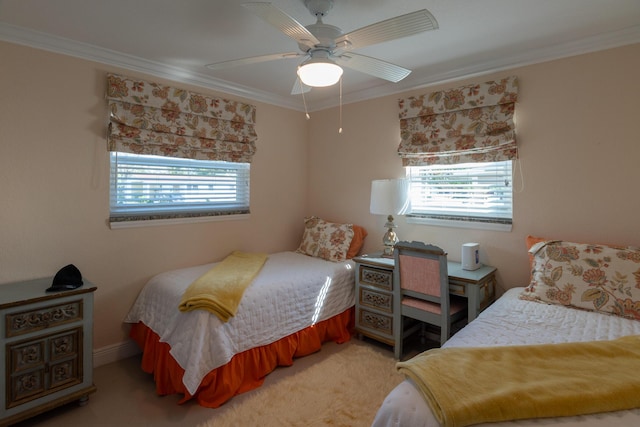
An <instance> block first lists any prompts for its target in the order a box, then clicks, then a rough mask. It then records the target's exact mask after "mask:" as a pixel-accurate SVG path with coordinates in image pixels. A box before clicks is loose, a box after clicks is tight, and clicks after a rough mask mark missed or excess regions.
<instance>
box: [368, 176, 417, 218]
mask: <svg viewBox="0 0 640 427" xmlns="http://www.w3.org/2000/svg"><path fill="white" fill-rule="evenodd" d="M409 207H410V200H409V181H407V180H406V179H379V180H375V181H371V205H370V211H371V213H372V214H375V215H403V214H405V213H407V212H408V211H409Z"/></svg>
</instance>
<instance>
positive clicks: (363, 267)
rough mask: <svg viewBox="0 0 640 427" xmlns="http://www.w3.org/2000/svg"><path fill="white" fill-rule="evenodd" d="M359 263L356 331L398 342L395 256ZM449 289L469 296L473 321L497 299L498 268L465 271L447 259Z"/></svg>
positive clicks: (369, 258) (366, 257) (469, 316)
mask: <svg viewBox="0 0 640 427" xmlns="http://www.w3.org/2000/svg"><path fill="white" fill-rule="evenodd" d="M354 261H355V263H356V325H355V327H356V331H357V332H358V333H360V334H362V335H365V336H368V337H369V338H373V339H375V340H378V341H380V342H383V343H386V344H389V345H391V346H393V345H395V340H394V338H393V270H394V268H395V262H394V260H393V258H383V257H381V256H380V254H372V255H363V256H360V257H356V258H354ZM447 270H448V274H449V292H450V293H451V294H454V295H459V296H462V297H465V298H467V299H468V305H467V306H468V309H467V310H468V311H467V321H469V322H470V321H472V320H473V319H475V318H476V317H477V316H478V314H479V313H480V312H481V311H482V310H484V309H485V308H486V307H488V306H489V304H491V303H492V302H493V301H494V300H495V298H496V275H495V273H496V268H495V267H491V266H488V265H483V266H482V267H480V268H479V269H477V270H473V271H471V270H463V269H462V264H461V263H459V262H456V261H448V262H447Z"/></svg>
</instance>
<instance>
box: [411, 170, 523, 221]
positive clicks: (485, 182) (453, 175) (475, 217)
mask: <svg viewBox="0 0 640 427" xmlns="http://www.w3.org/2000/svg"><path fill="white" fill-rule="evenodd" d="M511 172H512V160H506V161H500V162H488V163H462V164H452V165H432V166H411V167H407V178H408V179H409V182H410V198H411V212H410V214H409V218H410V221H412V222H424V223H430V224H443V225H449V226H463V227H472V226H478V225H479V224H478V223H482V224H484V226H479V227H480V228H495V229H503V230H510V228H511V223H512V205H513V202H512V201H513V183H512V173H511ZM456 222H457V223H456ZM491 224H496V225H495V226H492V225H491Z"/></svg>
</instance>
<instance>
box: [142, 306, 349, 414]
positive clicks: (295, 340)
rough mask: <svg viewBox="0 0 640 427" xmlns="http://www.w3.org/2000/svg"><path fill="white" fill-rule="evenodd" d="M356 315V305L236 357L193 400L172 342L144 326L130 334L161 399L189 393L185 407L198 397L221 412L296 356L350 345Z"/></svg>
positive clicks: (215, 372) (213, 374) (211, 374)
mask: <svg viewBox="0 0 640 427" xmlns="http://www.w3.org/2000/svg"><path fill="white" fill-rule="evenodd" d="M353 313H354V309H353V307H352V308H349V309H348V310H345V311H344V312H342V313H341V314H338V315H337V316H334V317H332V318H330V319H327V320H325V321H322V322H319V323H317V324H315V325H313V326H310V327H308V328H306V329H303V330H301V331H299V332H296V333H295V334H292V335H289V336H287V337H284V338H282V339H280V340H278V341H276V342H274V343H272V344H268V345H265V346H262V347H256V348H253V349H250V350H247V351H244V352H242V353H239V354H237V355H235V356H234V357H233V359H231V361H230V362H229V363H227V364H226V365H223V366H221V367H219V368H216V369H214V370H212V371H211V372H209V373H208V374H207V375H206V376H205V378H204V379H203V380H202V382H201V383H200V386H199V387H198V390H197V392H196V394H195V395H193V396H192V395H190V394H189V392H188V391H187V389H186V387H185V386H184V384H183V383H182V376H183V375H184V369H182V368H181V367H180V365H178V363H177V362H176V361H175V360H174V359H173V357H172V356H171V354H170V353H169V350H170V347H169V344H167V343H164V342H160V338H159V337H158V335H157V334H156V333H155V332H153V331H152V330H151V329H149V328H148V327H147V326H146V325H144V324H143V323H136V324H133V325H132V326H131V331H130V336H131V338H132V339H133V340H134V341H136V342H137V343H138V345H139V346H140V348H142V351H143V355H142V369H143V370H144V371H145V372H147V373H150V374H153V377H154V380H155V383H156V392H157V393H158V394H159V395H168V394H177V393H179V394H183V395H184V398H183V399H181V400H180V403H184V402H186V401H188V400H190V399H192V398H194V397H195V399H196V401H197V402H198V403H199V404H200V405H201V406H206V407H209V408H217V407H218V406H220V405H222V404H223V403H225V402H226V401H227V400H229V399H231V398H232V397H233V396H235V395H237V394H240V393H244V392H245V391H249V390H253V389H255V388H258V387H260V386H261V385H262V383H263V382H264V378H265V376H266V375H267V374H269V373H270V372H271V371H273V370H274V369H275V368H276V367H278V366H290V365H292V364H293V358H294V357H302V356H307V355H309V354H311V353H314V352H316V351H318V350H319V349H320V347H321V346H322V343H323V342H327V341H335V342H337V343H343V342H347V341H349V339H350V338H351V330H352V329H353V325H354V314H353Z"/></svg>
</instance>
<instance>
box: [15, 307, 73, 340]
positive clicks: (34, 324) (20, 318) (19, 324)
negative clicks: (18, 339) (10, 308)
mask: <svg viewBox="0 0 640 427" xmlns="http://www.w3.org/2000/svg"><path fill="white" fill-rule="evenodd" d="M5 320H6V325H7V337H15V336H18V335H23V334H28V333H30V332H34V331H39V330H41V329H47V328H51V327H53V326H58V325H63V324H65V323H69V322H76V321H79V320H82V300H77V301H70V302H68V303H65V304H58V305H52V306H49V307H44V308H38V309H35V310H29V311H23V312H20V313H10V314H7V315H6V316H5Z"/></svg>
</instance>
